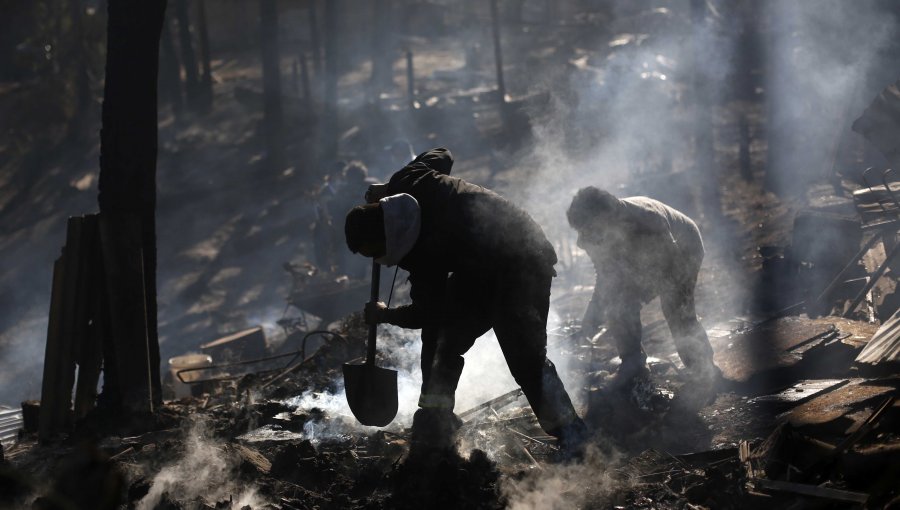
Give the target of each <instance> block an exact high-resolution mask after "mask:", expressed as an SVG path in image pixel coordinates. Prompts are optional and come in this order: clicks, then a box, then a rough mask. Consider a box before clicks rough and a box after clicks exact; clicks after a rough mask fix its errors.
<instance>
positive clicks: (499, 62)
mask: <svg viewBox="0 0 900 510" xmlns="http://www.w3.org/2000/svg"><path fill="white" fill-rule="evenodd" d="M491 34H492V35H493V39H494V64H495V65H496V67H497V94H498V95H499V96H500V102H501V103H505V102H506V83H505V82H504V81H503V51H502V50H501V48H500V15H499V13H498V12H497V0H491Z"/></svg>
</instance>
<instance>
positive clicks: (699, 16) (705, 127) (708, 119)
mask: <svg viewBox="0 0 900 510" xmlns="http://www.w3.org/2000/svg"><path fill="white" fill-rule="evenodd" d="M706 9H707V7H706V0H691V4H690V11H691V25H692V26H693V28H694V34H693V38H692V39H693V40H692V46H693V48H692V50H693V51H692V53H693V70H692V74H693V83H692V84H691V108H692V110H693V115H692V117H693V124H694V133H693V135H694V179H695V182H697V188H698V189H699V191H700V197H699V199H700V204H699V209H700V211H702V212H703V214H704V215H705V216H706V218H707V219H708V220H712V221H716V220H717V219H719V218H720V217H721V204H720V201H719V187H718V172H717V171H716V165H715V153H714V147H713V122H712V110H713V107H714V102H713V98H712V94H713V91H712V90H710V88H709V83H710V79H709V77H707V76H706V73H705V71H704V70H703V68H702V62H703V55H705V54H706V49H705V48H703V47H702V41H701V36H700V34H702V33H703V32H704V31H705V30H706V29H707V26H706Z"/></svg>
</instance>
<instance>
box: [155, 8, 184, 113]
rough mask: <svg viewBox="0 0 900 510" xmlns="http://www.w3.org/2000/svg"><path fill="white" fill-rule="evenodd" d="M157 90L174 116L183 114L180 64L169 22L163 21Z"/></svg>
mask: <svg viewBox="0 0 900 510" xmlns="http://www.w3.org/2000/svg"><path fill="white" fill-rule="evenodd" d="M159 51H160V55H159V57H160V58H159V90H160V92H161V93H162V96H163V98H164V100H165V101H166V102H167V103H168V104H169V105H170V106H171V107H172V111H173V112H174V113H175V115H176V116H180V115H181V114H182V112H184V93H183V91H182V90H181V62H180V61H179V60H178V53H177V52H176V51H175V43H174V42H173V41H172V31H171V30H169V20H168V19H165V20H163V27H162V33H161V35H160V44H159Z"/></svg>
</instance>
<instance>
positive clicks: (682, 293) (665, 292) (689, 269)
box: [604, 260, 713, 368]
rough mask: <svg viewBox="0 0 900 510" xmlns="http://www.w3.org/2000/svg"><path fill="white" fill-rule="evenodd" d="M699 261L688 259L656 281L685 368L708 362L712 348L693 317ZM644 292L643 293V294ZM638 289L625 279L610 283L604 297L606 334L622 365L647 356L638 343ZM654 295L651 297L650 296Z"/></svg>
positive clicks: (639, 332)
mask: <svg viewBox="0 0 900 510" xmlns="http://www.w3.org/2000/svg"><path fill="white" fill-rule="evenodd" d="M699 269H700V260H696V261H694V260H690V261H688V263H683V264H682V266H681V267H679V268H678V269H677V270H673V272H672V273H670V274H672V275H673V277H672V279H671V281H668V282H660V285H659V289H658V290H657V292H656V295H659V298H660V304H661V305H662V311H663V315H664V316H665V317H666V322H667V323H668V325H669V331H670V332H671V333H672V338H673V340H674V341H675V348H676V350H677V351H678V356H679V357H681V361H682V362H683V363H684V366H685V367H687V368H694V367H699V366H701V365H702V364H705V363H712V357H713V350H712V347H711V346H710V344H709V338H708V337H707V336H706V330H704V329H703V326H702V325H701V324H700V321H699V320H697V311H696V309H695V307H694V288H695V287H696V285H697V273H698V272H699ZM643 294H644V295H646V292H644V293H643ZM641 296H642V292H641V291H640V290H639V289H638V287H637V285H636V284H633V283H629V282H626V281H619V282H616V284H614V285H610V286H609V287H608V289H607V292H606V298H605V299H604V301H605V303H604V305H605V306H604V309H605V312H606V314H607V315H606V319H607V320H606V322H607V324H608V326H607V327H608V330H609V331H608V335H609V336H611V337H612V338H613V339H614V341H615V342H616V347H617V349H618V351H619V357H620V358H622V363H623V364H631V363H638V364H644V363H645V362H646V360H647V355H646V353H644V348H643V346H642V345H641V306H642V304H643V302H642V298H641ZM652 297H655V296H651V298H652Z"/></svg>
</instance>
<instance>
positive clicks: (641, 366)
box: [609, 358, 650, 391]
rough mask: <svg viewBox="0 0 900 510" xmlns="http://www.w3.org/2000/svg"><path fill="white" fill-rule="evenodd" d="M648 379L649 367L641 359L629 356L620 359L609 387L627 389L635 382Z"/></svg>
mask: <svg viewBox="0 0 900 510" xmlns="http://www.w3.org/2000/svg"><path fill="white" fill-rule="evenodd" d="M649 380H650V369H649V368H647V364H646V363H645V362H644V361H643V360H639V359H637V358H630V359H625V360H622V363H621V364H620V365H619V368H618V369H617V370H616V373H615V374H613V376H612V379H611V380H610V382H609V387H610V389H614V390H622V391H627V390H630V389H631V388H633V387H634V386H635V385H636V384H638V383H640V382H644V381H649Z"/></svg>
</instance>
